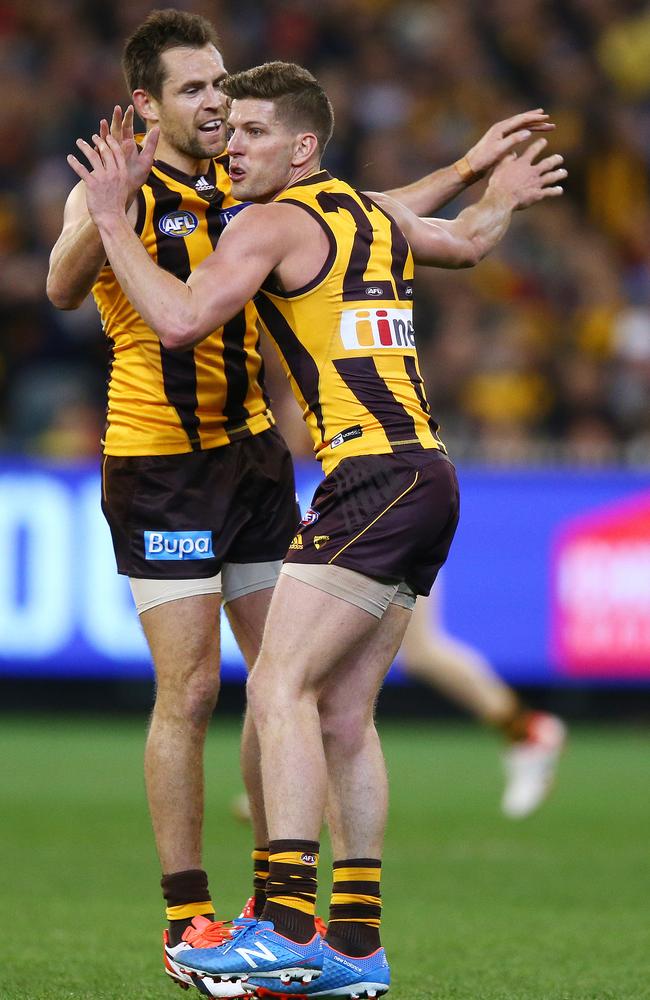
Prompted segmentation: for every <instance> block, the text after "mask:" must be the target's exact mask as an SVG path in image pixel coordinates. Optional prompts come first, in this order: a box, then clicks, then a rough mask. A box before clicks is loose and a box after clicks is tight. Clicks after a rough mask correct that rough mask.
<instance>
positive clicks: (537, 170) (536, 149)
mask: <svg viewBox="0 0 650 1000" xmlns="http://www.w3.org/2000/svg"><path fill="white" fill-rule="evenodd" d="M546 145H547V140H546V139H538V140H537V141H536V142H533V143H531V144H530V146H529V147H528V148H527V149H526V150H524V152H523V153H522V154H521V156H517V154H516V153H510V154H509V155H508V156H506V157H504V159H503V160H502V161H501V163H499V164H498V165H497V166H496V167H495V168H494V170H493V172H492V176H491V177H490V182H489V185H488V190H492V191H495V190H496V191H500V192H502V193H504V194H505V195H506V196H508V197H510V198H512V200H513V202H514V204H513V208H514V209H520V208H529V207H530V205H534V204H535V203H536V202H538V201H542V199H543V198H556V197H557V196H558V195H561V194H562V193H563V191H564V188H563V187H562V186H561V183H560V182H561V181H563V180H564V178H565V177H566V176H567V172H566V170H565V169H564V167H563V166H562V164H563V163H564V159H563V157H562V156H560V154H559V153H553V154H552V155H551V156H545V157H544V159H543V160H539V162H537V163H536V162H535V160H536V159H537V157H538V156H539V155H540V154H541V153H542V151H543V150H544V148H545V147H546Z"/></svg>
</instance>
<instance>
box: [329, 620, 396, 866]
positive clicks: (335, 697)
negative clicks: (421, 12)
mask: <svg viewBox="0 0 650 1000" xmlns="http://www.w3.org/2000/svg"><path fill="white" fill-rule="evenodd" d="M410 616H411V612H410V611H407V610H406V609H405V608H403V607H398V606H397V605H394V604H391V605H390V606H389V607H388V609H387V611H386V613H385V614H384V617H383V618H382V619H381V622H380V623H379V626H378V627H377V629H376V630H375V632H374V634H373V635H372V637H371V638H369V639H368V640H367V641H365V642H363V643H359V644H357V646H356V647H355V648H354V649H353V650H352V651H351V653H350V654H349V655H348V656H347V657H345V658H344V659H343V660H341V661H340V662H339V663H338V664H337V666H336V668H335V670H334V671H333V672H332V674H331V676H330V677H329V678H328V680H327V683H326V685H325V687H324V689H323V693H322V695H321V698H320V701H319V709H320V716H321V724H322V731H323V742H324V747H325V757H326V760H327V769H328V776H329V785H328V799H327V819H328V825H329V831H330V839H331V842H332V851H333V854H334V857H335V858H379V857H381V852H382V845H383V838H384V829H385V826H386V812H387V807H388V780H387V776H386V768H385V765H384V757H383V754H382V750H381V746H380V743H379V735H378V733H377V730H376V728H375V721H374V707H375V702H376V700H377V695H378V694H379V689H380V687H381V683H382V681H383V679H384V676H385V674H386V672H387V670H388V668H389V667H390V665H391V663H392V662H393V659H394V658H395V656H396V655H397V651H398V649H399V646H400V643H401V641H402V637H403V635H404V631H405V629H406V627H407V625H408V621H409V618H410Z"/></svg>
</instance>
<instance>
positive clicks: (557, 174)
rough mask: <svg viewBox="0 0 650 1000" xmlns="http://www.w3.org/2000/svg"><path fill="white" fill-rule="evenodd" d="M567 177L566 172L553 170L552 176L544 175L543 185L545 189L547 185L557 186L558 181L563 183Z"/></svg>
mask: <svg viewBox="0 0 650 1000" xmlns="http://www.w3.org/2000/svg"><path fill="white" fill-rule="evenodd" d="M566 176H567V172H566V170H552V171H551V173H550V174H544V175H543V176H542V184H543V185H544V187H546V185H547V184H557V182H558V181H563V180H564V178H565V177H566Z"/></svg>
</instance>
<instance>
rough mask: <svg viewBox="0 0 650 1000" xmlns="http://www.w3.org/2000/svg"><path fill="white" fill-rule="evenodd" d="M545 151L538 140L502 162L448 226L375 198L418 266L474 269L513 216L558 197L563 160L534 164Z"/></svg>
mask: <svg viewBox="0 0 650 1000" xmlns="http://www.w3.org/2000/svg"><path fill="white" fill-rule="evenodd" d="M545 145H546V139H538V140H537V142H534V143H533V144H532V145H531V146H529V148H528V149H527V150H525V152H524V153H522V155H521V157H519V158H518V157H517V155H516V154H515V153H511V154H510V155H509V156H507V157H506V158H505V159H504V160H502V162H501V163H500V164H499V165H498V166H497V167H496V168H495V169H494V171H493V172H492V176H491V177H490V181H489V183H488V186H487V189H486V192H485V194H484V195H483V197H482V198H481V200H480V201H479V202H477V203H476V204H475V205H470V206H469V208H466V209H465V210H464V211H462V212H461V213H460V215H459V216H458V217H457V218H456V219H453V220H451V221H448V220H444V219H419V218H418V217H417V216H416V215H414V214H413V213H412V212H410V211H409V210H408V209H407V208H404V206H403V205H400V204H399V203H398V202H396V201H393V200H392V199H389V198H387V197H386V196H385V195H379V196H377V195H375V196H374V197H375V199H376V200H377V201H378V203H379V204H380V205H381V206H382V208H384V210H385V211H387V212H388V213H389V214H390V215H391V216H392V217H393V218H394V219H395V221H396V222H397V223H398V225H399V226H400V227H401V228H402V230H403V231H404V233H405V235H406V237H407V239H408V241H409V243H410V245H411V249H412V250H413V256H414V258H415V261H416V263H418V264H428V265H431V266H436V267H473V266H474V265H475V264H478V262H479V261H480V260H481V259H482V258H483V257H485V255H486V254H487V253H489V251H490V250H492V248H493V247H495V246H496V244H497V243H498V242H499V240H500V239H501V237H502V236H503V234H504V233H505V232H506V230H507V228H508V226H509V225H510V220H511V217H512V213H513V212H514V211H515V210H517V209H521V208H528V207H529V206H530V205H534V204H535V203H536V202H538V201H542V199H544V198H552V197H557V196H558V195H561V194H562V191H563V189H562V187H561V184H560V182H561V181H562V180H563V179H564V178H565V177H566V170H564V168H563V167H562V166H561V164H562V162H563V161H562V157H561V156H559V155H558V154H555V155H552V156H547V157H545V158H544V159H543V160H540V161H539V162H538V163H536V162H535V159H536V157H537V156H539V154H540V153H541V152H542V150H543V149H544V147H545Z"/></svg>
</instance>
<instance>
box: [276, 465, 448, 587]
mask: <svg viewBox="0 0 650 1000" xmlns="http://www.w3.org/2000/svg"><path fill="white" fill-rule="evenodd" d="M459 511H460V500H459V492H458V480H457V478H456V470H455V469H454V466H453V465H452V463H451V462H450V461H449V459H448V457H447V456H446V455H445V454H444V453H443V452H441V451H438V450H437V449H427V450H425V451H413V452H410V451H409V452H399V453H398V454H390V455H363V456H360V457H354V458H346V459H344V460H343V461H342V462H341V464H340V465H338V466H337V467H336V468H335V469H334V471H333V472H331V473H330V475H329V476H327V478H326V479H324V480H323V482H322V483H321V484H320V486H319V487H318V489H317V490H316V493H315V494H314V498H313V500H312V503H311V506H310V508H309V509H308V510H307V511H306V513H305V515H304V517H303V519H302V521H301V522H300V525H299V527H298V530H297V533H296V535H295V537H294V539H293V541H292V542H291V545H290V546H289V552H288V554H287V556H286V559H285V563H302V564H310V563H311V564H330V565H333V566H343V567H346V568H347V569H352V570H356V572H358V573H363V574H364V575H365V576H369V577H373V578H374V579H378V580H386V581H398V582H400V583H402V582H404V583H406V584H407V585H408V587H410V588H411V589H412V590H413V591H414V592H415V593H416V594H428V593H429V591H430V590H431V587H432V586H433V582H434V580H435V578H436V576H437V574H438V571H439V570H440V567H441V566H442V565H443V563H444V562H445V560H446V558H447V555H448V553H449V548H450V546H451V543H452V540H453V537H454V533H455V531H456V526H457V524H458V517H459Z"/></svg>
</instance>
